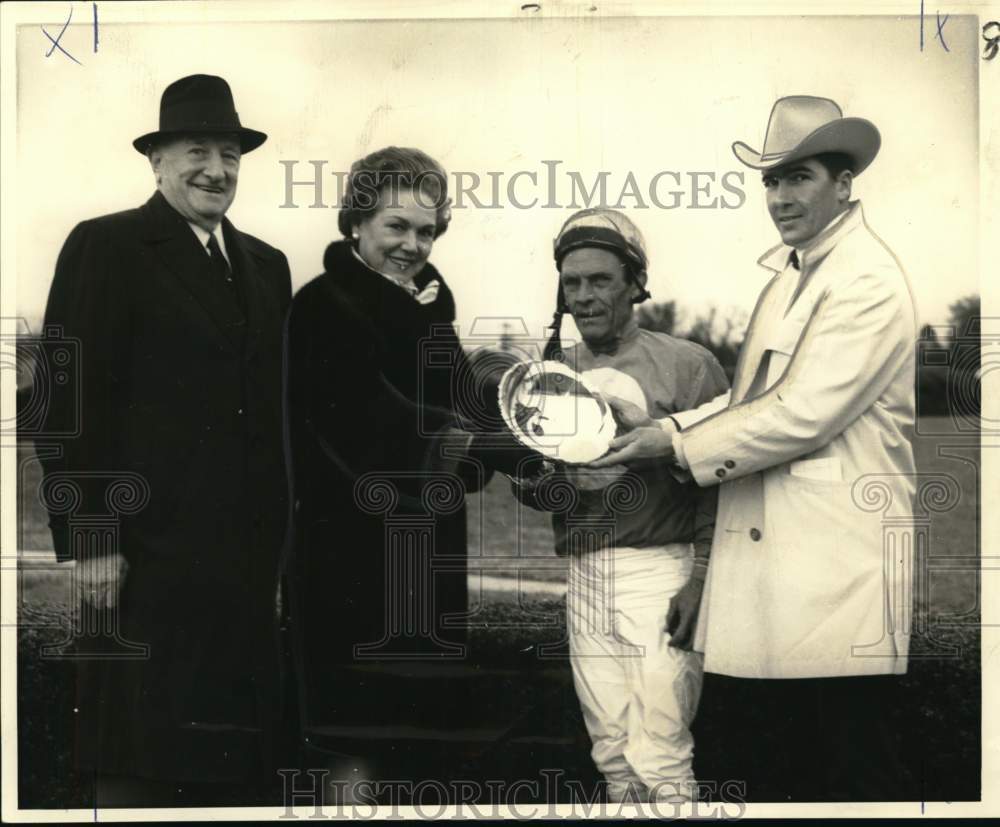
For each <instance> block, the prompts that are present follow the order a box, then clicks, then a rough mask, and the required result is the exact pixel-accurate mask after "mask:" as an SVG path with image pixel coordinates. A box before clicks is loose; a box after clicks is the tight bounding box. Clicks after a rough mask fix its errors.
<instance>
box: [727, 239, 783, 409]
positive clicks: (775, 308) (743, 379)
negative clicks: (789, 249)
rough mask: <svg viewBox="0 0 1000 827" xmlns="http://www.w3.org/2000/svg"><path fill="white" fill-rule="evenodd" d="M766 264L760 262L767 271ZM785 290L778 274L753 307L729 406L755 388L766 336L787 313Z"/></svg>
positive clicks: (777, 273)
mask: <svg viewBox="0 0 1000 827" xmlns="http://www.w3.org/2000/svg"><path fill="white" fill-rule="evenodd" d="M764 262H765V259H761V261H760V262H758V263H759V264H761V265H762V266H765V267H767V266H768V265H767V264H765V263H764ZM786 288H787V283H786V282H784V281H783V280H782V278H781V272H775V275H774V278H772V279H771V281H770V282H769V283H768V285H767V287H765V288H764V292H763V293H762V294H761V297H760V300H759V301H758V302H757V306H756V307H754V310H753V315H751V317H750V324H749V325H747V339H746V341H745V342H744V343H743V347H742V348H740V355H739V358H738V359H737V361H736V373H735V374H734V376H733V392H732V394H731V396H730V399H731V402H730V405H735V404H737V403H739V402H742V401H743V400H744V398H745V397H746V395H747V392H748V391H749V390H750V388H751V387H752V386H753V381H754V379H755V378H756V376H757V373H758V371H759V370H760V368H761V363H762V361H763V359H764V354H765V352H766V350H767V341H766V338H767V332H768V331H769V330H771V329H772V326H773V324H774V323H775V322H776V321H777V320H778V319H779V318H780V314H781V311H782V310H783V309H784V308H783V305H782V299H783V298H786V297H787V292H788V291H787V289H786Z"/></svg>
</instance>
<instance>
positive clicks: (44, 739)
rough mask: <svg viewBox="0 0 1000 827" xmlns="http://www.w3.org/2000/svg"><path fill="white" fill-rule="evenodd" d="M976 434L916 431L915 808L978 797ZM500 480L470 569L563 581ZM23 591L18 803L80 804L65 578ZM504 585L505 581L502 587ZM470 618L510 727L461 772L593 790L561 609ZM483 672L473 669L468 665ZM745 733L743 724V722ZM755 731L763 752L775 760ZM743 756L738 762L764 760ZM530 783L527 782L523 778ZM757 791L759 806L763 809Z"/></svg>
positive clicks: (709, 716) (51, 577) (40, 534)
mask: <svg viewBox="0 0 1000 827" xmlns="http://www.w3.org/2000/svg"><path fill="white" fill-rule="evenodd" d="M977 443H978V437H977V436H976V435H969V434H959V433H956V432H955V431H954V430H953V429H952V428H951V427H950V425H949V422H948V421H947V420H945V419H934V420H924V421H922V422H921V423H920V427H919V428H918V435H917V437H916V440H915V450H916V456H917V465H918V469H919V472H920V473H921V474H922V475H924V476H923V477H922V479H923V480H929V479H931V478H932V477H933V478H935V479H938V480H945V481H946V482H947V484H949V485H952V486H953V487H954V489H955V490H957V491H958V492H959V493H960V496H958V497H957V498H956V502H955V503H954V504H953V505H952V506H951V507H949V508H948V509H947V510H946V511H943V512H941V513H937V512H933V513H929V514H928V515H927V519H926V522H925V523H924V524H923V527H924V528H925V529H926V531H927V536H928V538H929V553H928V558H927V565H926V566H924V567H922V568H920V569H918V572H917V575H918V579H917V590H916V597H915V622H914V632H915V634H914V638H913V644H912V645H913V657H912V659H911V663H910V670H909V673H908V675H907V676H906V677H905V678H904V680H903V684H904V687H905V693H904V697H902V698H901V699H900V704H899V706H898V707H897V708H895V709H893V710H889V711H888V714H889V715H890V717H891V718H892V719H893V721H894V723H895V724H896V726H897V729H898V731H899V732H900V733H901V737H902V739H903V742H904V754H905V755H906V760H907V763H908V767H909V770H910V772H911V773H912V775H913V776H914V777H915V778H916V779H917V780H918V783H919V785H920V787H919V789H920V798H922V799H924V800H949V801H956V800H975V799H978V798H979V791H980V787H979V784H980V780H979V777H980V776H979V774H980V710H981V694H980V660H979V617H980V613H979V595H980V589H979V579H978V571H976V570H975V569H974V568H973V567H972V564H973V563H974V562H975V558H976V557H977V556H978V553H979V545H978V523H979V511H980V502H979V484H978V472H979V449H978V444H977ZM20 459H21V462H20V483H21V486H20V488H21V490H19V503H18V508H19V531H18V540H19V546H20V548H21V549H22V550H27V551H43V550H45V549H47V548H48V546H49V538H48V530H47V529H46V527H45V521H44V517H43V515H42V512H41V510H40V508H39V507H38V504H37V500H36V498H35V492H36V490H37V484H38V468H37V463H35V462H34V461H33V460H32V458H31V455H30V451H29V450H28V449H27V448H24V449H23V450H22V451H21V453H20ZM515 505H516V504H515V502H514V500H513V499H512V498H511V497H510V495H509V492H508V483H507V481H506V479H505V478H503V477H498V478H496V479H494V480H493V481H492V482H491V483H490V485H489V486H488V487H487V488H486V489H485V490H484V492H482V494H481V495H479V496H474V497H470V499H469V503H468V518H469V566H470V570H473V571H476V570H481V571H483V572H485V573H488V574H489V575H491V576H492V577H497V576H500V577H507V578H514V577H518V576H520V577H522V578H526V579H530V580H533V581H555V582H559V581H562V580H564V579H565V571H566V567H565V562H564V561H563V560H562V559H561V558H558V557H556V556H555V554H554V553H553V545H552V532H551V528H550V526H549V520H548V518H547V517H546V516H545V515H542V514H538V513H536V512H534V511H531V510H530V509H523V508H516V507H515ZM20 574H21V579H20V584H19V585H20V588H19V622H20V629H19V652H18V690H19V691H18V697H19V710H18V726H19V739H18V740H19V778H20V796H21V805H22V806H25V807H67V806H83V807H87V806H89V805H90V799H89V795H88V793H87V790H86V785H85V783H83V780H82V779H80V778H78V777H76V776H75V775H74V773H73V771H72V768H71V766H70V750H71V738H72V736H71V722H72V693H73V673H72V667H71V666H70V665H69V664H68V663H67V662H65V661H50V660H45V661H42V660H40V659H39V657H38V652H39V648H40V646H41V645H44V644H46V643H52V642H54V641H56V640H58V639H59V635H60V629H59V627H60V625H61V624H64V623H65V621H66V616H67V603H68V599H69V588H68V577H66V573H65V570H64V569H63V570H59V569H53V568H41V569H38V568H35V569H24V570H22V571H21V573H20ZM512 585H513V584H512ZM470 591H471V601H472V602H473V603H474V604H476V605H477V606H478V608H479V611H478V612H477V613H476V615H475V623H474V626H473V628H472V629H471V633H470V653H471V658H472V660H474V661H475V662H476V664H478V665H486V666H487V667H488V668H490V667H492V668H496V670H497V672H496V675H497V679H496V681H495V682H494V684H493V688H494V691H493V692H491V693H488V694H483V695H480V696H477V698H476V703H477V704H479V705H481V708H482V710H483V713H484V714H486V713H489V714H491V715H493V717H499V718H504V716H506V717H507V718H508V719H509V720H510V721H511V728H510V730H509V731H508V733H507V734H506V735H505V736H504V737H503V738H502V739H500V740H499V741H498V742H497V743H496V744H495V745H494V746H493V747H492V748H491V749H489V750H487V751H486V752H485V753H483V754H482V755H480V756H479V757H478V758H477V762H476V763H475V765H474V766H467V767H465V768H464V770H463V771H464V772H467V773H478V774H479V775H478V777H482V778H523V777H529V778H530V777H537V771H538V769H539V768H544V767H559V768H561V769H563V770H564V771H565V773H566V775H567V777H568V778H570V779H572V778H577V779H583V780H593V778H594V774H593V768H592V765H591V764H590V762H589V757H588V755H587V749H588V744H587V740H586V735H585V733H584V731H583V729H582V722H581V720H580V717H579V713H578V710H577V707H576V705H575V698H574V696H573V691H572V685H571V683H570V681H569V669H568V663H567V661H566V658H565V656H564V655H563V656H556V657H553V658H549V659H548V660H547V661H546V662H545V663H544V664H543V665H544V667H545V668H544V669H541V668H539V662H538V659H537V657H536V655H537V652H538V649H539V647H540V646H541V645H542V644H544V643H547V642H548V643H556V642H558V641H560V640H561V639H562V634H563V633H562V628H561V619H562V616H563V613H564V601H562V600H560V599H558V598H555V599H554V598H552V597H551V596H546V595H544V594H537V593H534V592H530V591H529V590H528V589H527V588H526V589H525V590H524V591H523V593H520V594H519V593H518V591H517V589H516V586H515V588H514V590H513V591H507V592H498V591H492V592H491V591H482V592H480V591H477V590H476V589H475V588H473V589H471V590H470ZM477 668H479V666H477ZM749 720H750V723H748V725H752V716H751V718H750V719H749ZM712 721H713V710H712V708H711V706H710V705H706V704H703V705H702V708H701V710H700V712H699V727H700V731H701V732H704V733H706V736H714V737H718V735H719V733H714V732H713V730H712ZM781 748H782V747H781V744H774V743H769V742H768V736H767V733H762V734H761V741H760V753H759V755H767V754H769V751H771V750H780V749H781ZM759 755H755V756H747V759H746V760H748V761H756V760H760V758H759ZM532 773H535V774H536V775H535V776H533V775H532ZM765 796H766V791H765V792H763V793H762V800H766V798H765Z"/></svg>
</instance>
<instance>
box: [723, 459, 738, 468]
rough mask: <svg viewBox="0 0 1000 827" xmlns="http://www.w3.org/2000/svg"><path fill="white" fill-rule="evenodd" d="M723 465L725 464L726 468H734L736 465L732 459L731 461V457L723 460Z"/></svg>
mask: <svg viewBox="0 0 1000 827" xmlns="http://www.w3.org/2000/svg"><path fill="white" fill-rule="evenodd" d="M723 465H725V466H726V468H735V467H736V463H735V462H733V461H732V460H731V459H727V460H726V461H725V462H724V463H723Z"/></svg>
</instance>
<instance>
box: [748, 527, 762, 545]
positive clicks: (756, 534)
mask: <svg viewBox="0 0 1000 827" xmlns="http://www.w3.org/2000/svg"><path fill="white" fill-rule="evenodd" d="M750 539H751V540H753V541H754V542H755V543H756V542H757V541H758V540H760V529H759V528H751V529H750Z"/></svg>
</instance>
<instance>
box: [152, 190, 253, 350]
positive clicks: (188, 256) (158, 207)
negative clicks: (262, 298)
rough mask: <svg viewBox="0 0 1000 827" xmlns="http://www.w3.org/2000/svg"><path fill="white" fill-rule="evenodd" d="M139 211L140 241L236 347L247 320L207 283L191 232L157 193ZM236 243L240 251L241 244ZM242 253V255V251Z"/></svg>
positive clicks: (220, 291) (216, 287) (221, 291)
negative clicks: (143, 226)
mask: <svg viewBox="0 0 1000 827" xmlns="http://www.w3.org/2000/svg"><path fill="white" fill-rule="evenodd" d="M143 212H144V215H145V218H146V234H145V238H144V239H143V240H144V242H145V243H146V244H148V245H149V247H150V249H151V251H152V254H153V256H154V257H155V258H156V259H158V260H159V261H160V262H162V263H163V264H164V265H165V266H166V267H167V269H169V270H170V272H172V273H173V274H174V275H175V276H176V277H177V280H178V281H179V282H180V283H181V285H182V286H183V287H184V288H185V289H186V290H187V291H188V292H189V293H190V294H191V295H192V297H193V298H194V299H195V301H196V302H198V304H199V305H201V307H202V309H203V310H204V311H205V313H206V314H207V315H208V317H209V318H210V319H211V320H212V322H213V323H214V325H215V326H216V327H217V328H218V330H219V332H220V334H221V335H222V337H223V338H224V339H225V341H226V343H227V344H228V346H229V348H230V349H231V350H237V349H238V348H239V346H240V342H241V341H242V338H243V335H244V332H243V328H244V327H245V326H246V323H247V320H246V318H245V317H244V315H243V313H242V311H241V310H240V308H239V306H238V305H237V303H236V302H234V301H233V300H232V297H231V296H229V295H227V294H226V291H225V290H224V289H219V285H214V284H212V283H211V281H210V278H211V275H210V273H209V272H208V270H209V268H207V267H206V266H205V265H206V261H205V260H206V258H207V257H206V255H205V252H204V251H203V250H202V248H201V245H200V244H199V243H198V239H197V238H196V237H195V234H194V232H193V231H192V230H191V228H190V227H189V226H188V224H187V222H186V221H185V220H184V218H183V217H181V216H180V215H179V214H178V213H177V212H175V211H174V209H173V208H172V207H171V206H170V205H169V204H168V203H167V201H166V199H165V198H164V197H163V195H162V194H161V193H160V192H156V193H155V194H154V195H153V197H152V198H150V199H149V201H147V202H146V204H145V206H144V207H143ZM223 220H224V221H225V219H223ZM226 223H228V222H226ZM231 227H232V225H230V228H231ZM231 236H235V233H230V234H229V235H227V236H226V243H227V250H228V243H229V239H230V237H231ZM238 246H239V247H240V249H241V250H242V245H238ZM243 255H244V256H245V253H244V254H243ZM245 257H246V258H249V257H248V256H245ZM241 264H242V262H241ZM248 292H253V291H248Z"/></svg>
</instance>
